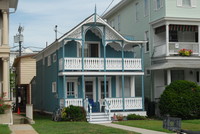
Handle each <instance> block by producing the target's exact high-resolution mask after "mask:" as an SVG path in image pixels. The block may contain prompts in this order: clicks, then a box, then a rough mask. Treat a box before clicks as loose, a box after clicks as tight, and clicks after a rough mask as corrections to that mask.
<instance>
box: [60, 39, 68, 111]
mask: <svg viewBox="0 0 200 134" xmlns="http://www.w3.org/2000/svg"><path fill="white" fill-rule="evenodd" d="M62 48H63V49H62V50H63V51H62V72H64V71H65V43H64V41H63V42H62ZM66 84H67V83H66V77H65V75H64V76H63V99H64V107H65V106H66V101H65V100H66V98H67V91H66V90H67V89H66ZM58 98H59V97H58Z"/></svg>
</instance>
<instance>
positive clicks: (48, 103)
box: [33, 54, 62, 112]
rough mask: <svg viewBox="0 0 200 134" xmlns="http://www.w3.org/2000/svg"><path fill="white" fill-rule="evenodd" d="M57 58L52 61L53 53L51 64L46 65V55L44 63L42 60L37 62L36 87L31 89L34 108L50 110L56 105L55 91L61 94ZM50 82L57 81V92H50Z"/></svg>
mask: <svg viewBox="0 0 200 134" xmlns="http://www.w3.org/2000/svg"><path fill="white" fill-rule="evenodd" d="M57 62H58V60H56V62H53V54H52V55H51V66H47V57H46V58H45V65H43V63H42V60H40V61H38V62H37V65H36V67H37V70H36V87H37V88H36V89H34V91H33V96H35V97H33V104H34V108H35V109H39V110H43V111H48V112H52V111H53V110H55V108H56V107H58V105H59V102H58V100H59V99H58V98H56V97H57V93H58V94H59V93H60V94H62V93H61V91H59V89H60V85H61V84H62V83H61V82H60V78H57V76H58V69H57V67H58V64H57ZM52 82H57V93H52Z"/></svg>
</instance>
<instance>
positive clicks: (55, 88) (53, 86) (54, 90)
mask: <svg viewBox="0 0 200 134" xmlns="http://www.w3.org/2000/svg"><path fill="white" fill-rule="evenodd" d="M56 92H57V85H56V82H52V93H56Z"/></svg>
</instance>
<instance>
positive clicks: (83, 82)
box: [81, 26, 85, 107]
mask: <svg viewBox="0 0 200 134" xmlns="http://www.w3.org/2000/svg"><path fill="white" fill-rule="evenodd" d="M81 31H82V33H81V34H82V72H84V71H85V70H84V47H85V34H84V32H85V31H84V28H83V26H82V30H81ZM82 95H83V96H82V97H83V107H84V100H85V76H84V75H82Z"/></svg>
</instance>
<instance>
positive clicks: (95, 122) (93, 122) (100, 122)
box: [89, 121, 112, 124]
mask: <svg viewBox="0 0 200 134" xmlns="http://www.w3.org/2000/svg"><path fill="white" fill-rule="evenodd" d="M111 122H112V121H90V122H89V123H91V124H103V123H111Z"/></svg>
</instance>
